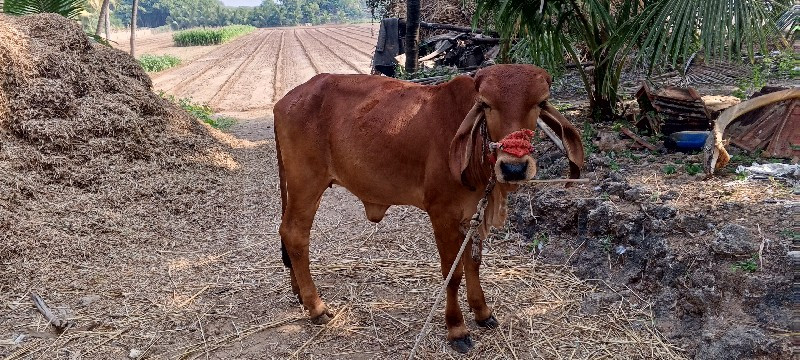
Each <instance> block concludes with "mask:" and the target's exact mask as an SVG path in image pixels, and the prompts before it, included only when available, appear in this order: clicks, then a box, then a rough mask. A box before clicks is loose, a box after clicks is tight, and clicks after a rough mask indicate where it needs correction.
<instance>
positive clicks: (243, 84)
mask: <svg viewBox="0 0 800 360" xmlns="http://www.w3.org/2000/svg"><path fill="white" fill-rule="evenodd" d="M377 35H378V31H377V27H371V26H369V25H349V26H324V27H322V26H321V27H295V28H280V29H258V30H256V31H254V32H253V33H250V34H247V35H245V36H242V37H240V38H237V39H235V40H233V41H231V42H228V43H225V44H223V45H217V46H202V47H190V48H186V47H176V46H175V45H174V44H173V43H172V37H171V36H170V35H169V34H156V35H153V36H150V37H145V38H144V39H143V40H142V42H141V43H142V44H141V45H140V46H141V50H140V51H139V53H140V54H153V55H160V54H175V55H176V56H178V57H181V53H183V52H184V49H192V50H190V52H189V53H186V55H184V56H188V57H189V59H188V60H189V61H186V59H184V58H182V59H181V60H183V61H185V63H184V64H185V65H182V66H180V67H177V68H174V69H170V70H167V71H164V72H160V73H157V74H153V75H152V78H153V87H154V89H156V90H163V91H165V92H166V93H168V94H171V95H174V96H176V97H179V98H184V97H191V98H192V99H193V100H194V101H197V102H201V103H208V104H209V105H211V107H212V108H214V109H215V110H216V111H217V112H219V113H222V114H225V115H229V116H234V117H238V118H247V119H253V118H260V117H264V116H268V115H269V114H270V113H271V109H272V104H273V103H274V102H275V101H277V100H278V99H280V97H281V96H283V94H285V93H286V92H287V91H289V90H291V89H292V88H294V87H295V86H297V85H300V84H302V83H303V82H305V81H307V80H308V79H310V78H311V77H312V76H314V75H316V74H319V73H338V74H347V73H351V74H367V73H369V70H370V61H371V58H372V52H373V51H374V48H375V42H376V40H377ZM122 45H123V46H122V47H121V48H123V49H124V45H125V44H122ZM198 52H202V53H198Z"/></svg>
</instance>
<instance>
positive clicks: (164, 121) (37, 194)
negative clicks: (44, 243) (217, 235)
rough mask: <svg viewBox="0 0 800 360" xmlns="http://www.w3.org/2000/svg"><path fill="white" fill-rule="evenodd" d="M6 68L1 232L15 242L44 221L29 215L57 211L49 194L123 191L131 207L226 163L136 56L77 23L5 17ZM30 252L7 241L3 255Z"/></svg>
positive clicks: (204, 130) (1, 29) (2, 59)
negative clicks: (192, 169)
mask: <svg viewBox="0 0 800 360" xmlns="http://www.w3.org/2000/svg"><path fill="white" fill-rule="evenodd" d="M0 63H2V64H3V66H2V68H1V69H0V233H3V234H5V235H6V237H8V238H11V239H14V238H16V236H15V235H21V234H24V232H25V231H30V230H31V228H29V226H33V227H34V228H35V224H33V225H32V224H31V222H30V221H21V220H30V218H27V219H26V218H25V217H26V216H30V217H37V216H42V214H37V213H35V212H30V213H26V211H31V210H32V209H35V208H39V207H41V208H44V209H48V207H47V206H46V204H42V201H43V199H44V198H50V199H51V201H53V202H54V204H59V205H64V204H66V203H68V200H69V199H68V198H70V197H76V196H80V194H81V193H89V194H99V193H104V194H106V195H108V194H110V193H114V194H117V195H118V198H116V199H114V201H124V200H123V199H125V198H126V197H127V198H130V197H131V196H132V194H133V193H135V192H136V191H140V190H141V189H142V188H144V189H146V188H148V186H149V185H148V184H146V183H147V182H149V181H154V182H157V183H160V182H162V180H159V179H160V178H159V176H161V175H163V176H167V175H168V174H170V173H172V172H177V171H179V170H180V169H182V168H185V167H187V166H197V165H203V164H208V163H209V162H211V163H213V161H206V160H208V159H211V158H213V159H216V160H218V161H217V162H220V161H222V162H225V161H226V157H225V153H224V151H223V147H222V146H221V145H220V144H218V143H217V142H216V141H215V140H214V139H213V138H212V137H211V136H210V134H209V132H210V131H211V130H210V129H209V128H208V127H207V126H206V125H204V124H202V123H200V122H198V121H197V120H196V119H194V118H192V117H191V116H189V115H188V114H186V113H185V112H184V111H183V110H181V109H179V108H177V107H176V106H174V105H173V104H171V103H169V102H168V101H166V100H164V99H162V98H161V97H160V96H158V95H157V94H154V93H153V92H152V90H151V85H152V84H151V81H150V78H149V77H148V75H147V74H146V73H145V72H144V71H143V70H142V68H141V67H140V66H139V64H138V62H137V61H136V60H135V59H134V58H132V57H131V56H129V55H128V54H126V53H124V52H121V51H119V50H114V49H112V48H109V47H106V46H103V45H99V44H96V43H92V42H90V41H89V39H88V38H87V37H86V36H85V34H84V33H83V31H82V30H81V29H80V27H79V25H78V24H77V23H76V22H74V21H70V20H67V19H65V18H63V17H61V16H58V15H53V14H43V15H33V16H25V17H10V16H5V15H2V14H0ZM227 160H229V159H227ZM162 186H166V185H163V184H162ZM61 197H64V198H65V199H62V198H61ZM61 200H63V201H61ZM54 204H50V205H51V206H50V207H49V209H51V210H52V209H53V207H54V206H56V205H54ZM36 230H37V232H41V231H42V227H39V228H36ZM28 234H30V233H28ZM20 239H22V236H20ZM20 241H21V240H20ZM26 247H27V246H23V245H22V244H14V243H13V241H5V242H4V243H3V244H0V258H2V257H3V256H4V255H8V254H4V253H3V252H4V249H5V250H8V249H16V250H14V251H24V249H25V248H26Z"/></svg>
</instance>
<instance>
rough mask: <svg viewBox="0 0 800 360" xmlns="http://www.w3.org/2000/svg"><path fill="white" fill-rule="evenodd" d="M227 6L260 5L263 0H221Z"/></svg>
mask: <svg viewBox="0 0 800 360" xmlns="http://www.w3.org/2000/svg"><path fill="white" fill-rule="evenodd" d="M221 1H222V3H223V4H225V5H227V6H258V5H261V1H262V0H221Z"/></svg>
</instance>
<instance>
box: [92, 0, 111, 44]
mask: <svg viewBox="0 0 800 360" xmlns="http://www.w3.org/2000/svg"><path fill="white" fill-rule="evenodd" d="M110 2H111V0H103V4H102V5H100V16H99V17H98V19H97V30H96V31H95V32H94V35H95V36H100V32H101V30H102V28H103V27H105V28H106V39H108V38H109V30H108V27H109V22H110V21H109V17H108V6H109V3H110Z"/></svg>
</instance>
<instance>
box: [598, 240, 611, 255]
mask: <svg viewBox="0 0 800 360" xmlns="http://www.w3.org/2000/svg"><path fill="white" fill-rule="evenodd" d="M611 240H612V239H611V237H610V236H604V237H602V238H601V239H600V247H602V248H603V251H605V252H607V253H610V252H611Z"/></svg>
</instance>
